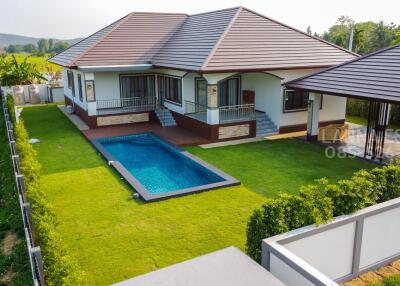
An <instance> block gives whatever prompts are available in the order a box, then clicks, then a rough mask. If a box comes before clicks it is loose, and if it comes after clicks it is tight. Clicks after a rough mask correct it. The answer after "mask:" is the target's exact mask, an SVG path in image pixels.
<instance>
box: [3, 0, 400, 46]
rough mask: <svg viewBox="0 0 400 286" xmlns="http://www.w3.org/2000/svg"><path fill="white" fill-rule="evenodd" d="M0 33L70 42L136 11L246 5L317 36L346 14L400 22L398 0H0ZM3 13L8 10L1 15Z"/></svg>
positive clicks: (196, 10) (191, 11)
mask: <svg viewBox="0 0 400 286" xmlns="http://www.w3.org/2000/svg"><path fill="white" fill-rule="evenodd" d="M0 3H1V10H2V11H3V13H1V16H0V33H8V34H19V35H25V36H33V37H44V38H58V39H71V38H77V37H85V36H88V35H90V34H92V33H94V32H96V31H97V30H99V29H101V28H103V27H105V26H107V25H109V24H110V23H112V22H114V21H115V20H117V19H119V18H121V17H123V16H124V15H126V14H128V13H130V12H134V11H140V12H147V11H151V12H182V13H187V14H195V13H201V12H207V11H212V10H217V9H223V8H229V7H237V6H244V7H247V8H249V9H252V10H254V11H256V12H258V13H261V14H264V15H266V16H268V17H270V18H273V19H275V20H278V21H281V22H283V23H285V24H288V25H290V26H293V27H295V28H297V29H300V30H303V31H306V29H307V27H308V26H311V29H312V31H313V32H317V33H321V32H323V31H325V30H327V29H328V28H329V27H330V26H332V25H333V24H335V22H336V20H337V19H338V18H339V17H340V16H342V15H346V16H349V17H350V18H352V19H353V20H355V21H356V22H361V21H368V20H372V21H379V20H383V21H384V22H386V23H392V22H393V23H396V24H400V14H399V11H400V1H399V0H374V1H371V0H201V1H190V0H168V1H167V0H141V1H138V0H0ZM4 11H8V12H5V13H4Z"/></svg>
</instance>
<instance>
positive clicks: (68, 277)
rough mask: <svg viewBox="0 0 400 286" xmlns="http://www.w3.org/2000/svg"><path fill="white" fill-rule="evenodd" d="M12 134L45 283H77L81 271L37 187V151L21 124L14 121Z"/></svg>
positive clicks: (38, 165)
mask: <svg viewBox="0 0 400 286" xmlns="http://www.w3.org/2000/svg"><path fill="white" fill-rule="evenodd" d="M14 134H15V139H16V144H17V150H18V153H19V156H20V165H21V172H22V174H23V175H24V179H25V187H26V194H27V198H28V201H29V202H30V204H31V206H32V220H33V224H34V228H35V239H36V242H37V244H38V245H40V247H41V249H42V255H43V264H44V271H45V278H46V283H47V285H80V284H81V283H82V275H83V273H82V272H81V271H80V270H79V268H78V266H77V264H76V263H75V261H74V260H73V259H72V258H71V257H70V256H69V255H68V254H67V250H66V248H65V247H64V245H63V242H62V239H61V237H60V235H59V234H58V232H57V219H56V217H55V216H54V214H53V211H52V208H51V205H50V204H49V203H48V202H47V200H46V197H45V195H44V193H43V192H42V191H41V190H40V168H41V167H40V164H39V162H38V160H37V154H36V151H35V150H34V149H33V147H32V145H31V144H30V143H29V136H28V132H27V131H26V128H25V126H24V123H23V121H22V120H20V121H19V122H18V123H15V122H14Z"/></svg>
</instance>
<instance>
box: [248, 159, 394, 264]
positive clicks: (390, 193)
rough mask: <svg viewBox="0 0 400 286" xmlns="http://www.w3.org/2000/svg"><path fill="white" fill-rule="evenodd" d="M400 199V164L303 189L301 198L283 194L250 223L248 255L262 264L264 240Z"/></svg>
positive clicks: (269, 201)
mask: <svg viewBox="0 0 400 286" xmlns="http://www.w3.org/2000/svg"><path fill="white" fill-rule="evenodd" d="M397 197H400V165H399V164H398V163H397V162H393V163H392V164H390V165H388V166H384V167H382V168H375V169H373V170H371V171H366V170H361V171H358V172H356V173H355V174H354V175H353V177H352V178H351V179H348V180H341V181H339V182H337V183H336V184H329V183H328V181H327V180H326V179H320V180H318V181H317V184H316V185H308V186H303V187H301V188H300V193H299V194H298V195H288V194H281V195H279V196H278V197H277V198H274V199H268V200H267V201H266V202H265V203H264V204H263V205H262V207H261V209H257V210H255V211H254V212H253V214H252V215H251V217H250V218H249V221H248V223H247V241H246V253H247V254H248V255H249V256H250V257H252V258H253V259H254V260H256V261H258V262H261V241H262V240H263V239H265V238H268V237H271V236H274V235H277V234H280V233H284V232H287V231H290V230H294V229H296V228H299V227H303V226H306V225H310V224H322V223H326V222H328V221H329V220H330V219H332V218H333V217H335V216H340V215H344V214H350V213H353V212H355V211H357V210H360V209H362V208H365V207H367V206H371V205H374V204H376V203H380V202H383V201H387V200H390V199H394V198H397Z"/></svg>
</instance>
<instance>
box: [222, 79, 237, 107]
mask: <svg viewBox="0 0 400 286" xmlns="http://www.w3.org/2000/svg"><path fill="white" fill-rule="evenodd" d="M238 98H239V79H238V78H230V79H227V80H224V81H222V82H220V83H218V104H219V106H220V107H221V106H229V105H237V104H239V102H238Z"/></svg>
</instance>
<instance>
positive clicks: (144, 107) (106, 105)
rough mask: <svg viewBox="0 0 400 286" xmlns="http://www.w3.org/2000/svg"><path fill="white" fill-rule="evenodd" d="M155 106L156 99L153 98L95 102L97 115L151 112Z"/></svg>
mask: <svg viewBox="0 0 400 286" xmlns="http://www.w3.org/2000/svg"><path fill="white" fill-rule="evenodd" d="M156 104H157V99H156V97H154V96H146V97H132V98H117V99H106V100H96V106H97V112H98V113H99V114H110V113H126V112H135V111H151V110H154V109H155V107H156Z"/></svg>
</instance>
